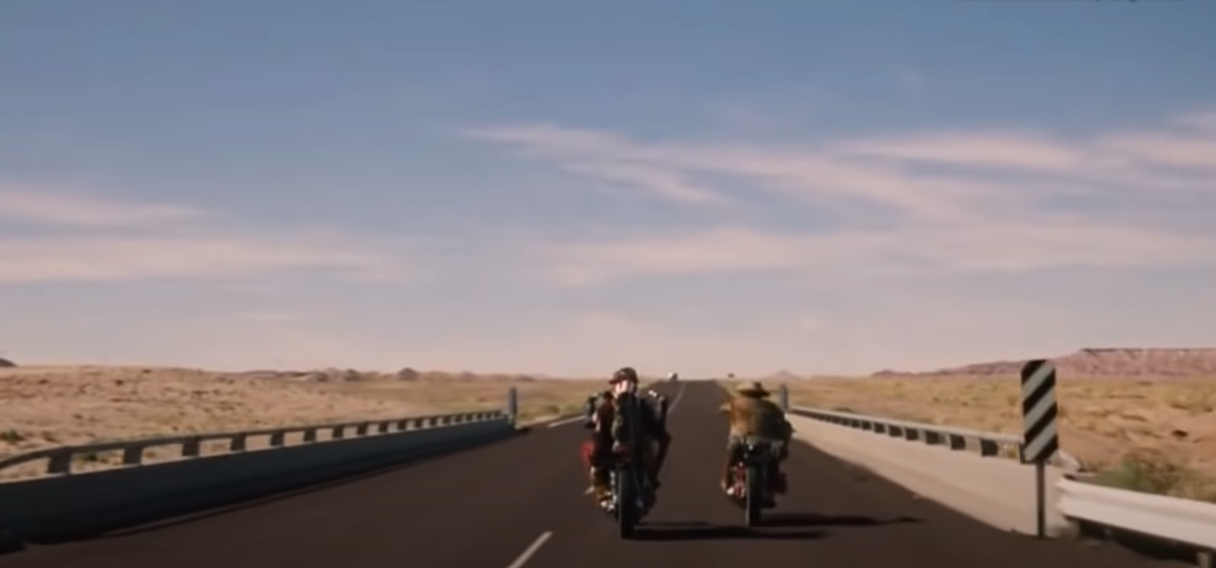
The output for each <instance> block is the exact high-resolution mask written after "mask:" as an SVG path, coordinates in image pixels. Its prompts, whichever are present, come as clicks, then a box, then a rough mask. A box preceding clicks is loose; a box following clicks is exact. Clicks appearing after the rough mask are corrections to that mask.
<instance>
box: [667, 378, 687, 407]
mask: <svg viewBox="0 0 1216 568" xmlns="http://www.w3.org/2000/svg"><path fill="white" fill-rule="evenodd" d="M686 388H688V383H684V384H682V385H680V392H678V393H676V399H675V400H673V401H671V404H669V405H667V414H671V411H673V410H675V409H676V405H677V404H680V401H681V400H684V389H686Z"/></svg>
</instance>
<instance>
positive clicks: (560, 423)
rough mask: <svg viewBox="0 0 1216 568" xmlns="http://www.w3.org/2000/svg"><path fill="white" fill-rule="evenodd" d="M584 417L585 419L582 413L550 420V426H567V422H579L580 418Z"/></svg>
mask: <svg viewBox="0 0 1216 568" xmlns="http://www.w3.org/2000/svg"><path fill="white" fill-rule="evenodd" d="M582 419H583V417H582V415H579V416H571V417H570V418H563V419H561V420H558V421H556V422H550V423H549V427H550V428H557V427H558V426H565V425H567V424H573V423H575V422H578V421H579V420H582Z"/></svg>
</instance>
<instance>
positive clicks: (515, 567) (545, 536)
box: [507, 531, 553, 568]
mask: <svg viewBox="0 0 1216 568" xmlns="http://www.w3.org/2000/svg"><path fill="white" fill-rule="evenodd" d="M551 536H553V533H552V532H549V531H545V532H544V533H542V534H541V535H540V536H539V537H537V538H536V540H535V541H534V542H533V543H532V545H531V546H529V547H528V548H526V549H524V552H523V554H520V555H519V558H516V559H515V562H512V563H511V564H510V565H508V566H507V568H522V566H523V565H524V564H527V563H528V559H530V558H532V555H533V554H536V551H538V550H540V547H542V546H544V545H545V541H547V540H549V537H551Z"/></svg>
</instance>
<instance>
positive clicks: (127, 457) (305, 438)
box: [0, 410, 513, 482]
mask: <svg viewBox="0 0 1216 568" xmlns="http://www.w3.org/2000/svg"><path fill="white" fill-rule="evenodd" d="M507 418H513V417H512V415H510V414H508V413H506V412H503V411H497V410H496V411H482V412H459V413H453V414H441V415H434V416H415V417H409V418H398V419H393V420H370V421H360V422H342V423H335V424H314V425H304V426H288V427H283V428H267V429H262V430H246V431H238V432H209V433H201V434H187V435H182V436H165V437H155V438H138V439H133V440H117V441H113V442H102V443H97V444H83V445H76V446H59V447H55V448H46V449H42V450H35V451H32V452H26V453H23V454H18V455H16V456H12V457H9V458H5V459H2V460H0V470H3V469H8V468H12V467H16V466H19V465H23V464H28V463H30V462H36V461H40V460H46V462H47V465H46V470H45V473H46V474H47V475H70V474H72V473H76V472H74V471H73V464H76V463H85V462H88V461H92V460H91V459H78V458H81V457H85V458H89V457H94V459H95V456H96V455H97V454H101V453H109V452H122V460H121V463H120V464H118V465H119V466H120V467H132V466H140V465H147V464H148V463H163V462H164V460H163V459H158V460H157V461H156V462H145V461H144V460H145V455H146V453H147V450H148V449H150V448H156V447H163V446H181V448H180V453H179V455H178V456H177V457H179V458H181V459H191V458H206V457H214V456H220V455H228V454H232V453H239V452H245V451H249V450H248V449H247V448H248V445H249V440H250V438H256V437H263V436H265V437H268V438H269V440H268V441H269V444H268V447H267V448H265V449H258V450H252V451H264V450H269V449H276V448H281V447H290V446H298V445H304V444H314V443H325V442H330V441H338V440H343V439H347V438H348V435H347V434H348V432H347V430H348V429H350V428H353V429H354V431H353V437H354V438H360V437H366V436H377V435H383V434H394V433H398V432H405V431H412V430H424V429H431V428H442V427H445V426H455V425H459V424H469V423H473V422H485V421H490V420H501V419H507ZM325 431H328V432H329V437H328V438H326V439H318V435H317V434H318V433H319V432H325ZM290 434H302V439H301V440H300V441H299V442H297V443H289V442H288V439H287V437H288V435H290ZM216 441H226V442H227V444H226V446H225V447H223V448H222V449H220V451H219V452H217V453H207V454H205V455H204V453H203V444H204V443H206V442H216ZM27 479H28V478H27ZM13 481H15V482H20V481H22V480H21V479H16V480H13Z"/></svg>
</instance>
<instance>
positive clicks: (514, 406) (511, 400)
mask: <svg viewBox="0 0 1216 568" xmlns="http://www.w3.org/2000/svg"><path fill="white" fill-rule="evenodd" d="M507 416H510V417H511V424H517V423H518V420H519V391H517V390H515V387H511V388H510V390H508V391H507Z"/></svg>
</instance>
